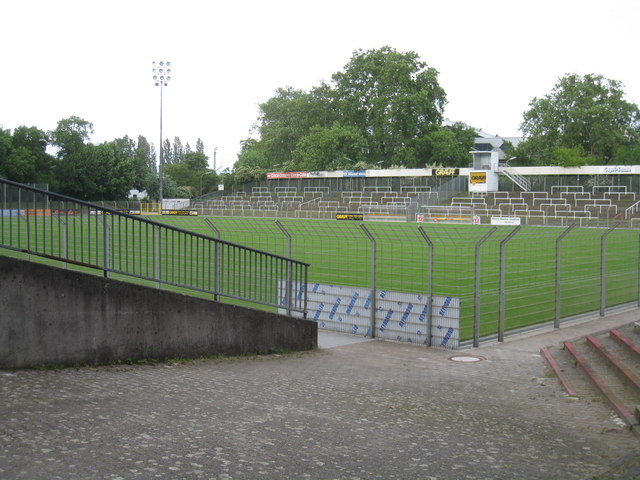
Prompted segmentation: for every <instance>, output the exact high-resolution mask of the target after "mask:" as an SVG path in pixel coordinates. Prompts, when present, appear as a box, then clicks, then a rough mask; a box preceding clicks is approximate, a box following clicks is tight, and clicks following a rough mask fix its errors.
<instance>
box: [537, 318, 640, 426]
mask: <svg viewBox="0 0 640 480" xmlns="http://www.w3.org/2000/svg"><path fill="white" fill-rule="evenodd" d="M636 323H637V322H636ZM541 353H542V355H543V356H544V358H545V359H546V360H547V363H548V364H549V367H550V368H551V370H552V371H553V372H554V374H555V375H556V376H557V377H558V379H559V380H560V382H561V384H562V385H563V388H564V389H565V391H566V392H567V395H569V396H570V397H574V398H576V399H580V400H583V401H585V402H589V403H593V402H597V401H598V399H599V400H600V401H602V400H604V402H605V403H606V405H608V406H610V408H612V409H613V411H614V412H615V415H617V417H618V418H619V419H620V421H621V422H624V425H626V428H630V429H632V430H633V431H634V433H636V434H640V327H638V326H636V324H635V323H632V324H629V325H626V326H624V327H622V328H618V329H615V330H610V331H604V332H600V333H598V334H595V335H589V336H587V337H582V338H578V339H572V340H570V341H565V342H563V343H562V345H560V346H551V347H545V348H543V349H542V350H541Z"/></svg>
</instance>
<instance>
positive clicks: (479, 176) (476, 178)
mask: <svg viewBox="0 0 640 480" xmlns="http://www.w3.org/2000/svg"><path fill="white" fill-rule="evenodd" d="M469 181H470V182H471V185H477V184H481V183H487V172H471V173H470V174H469Z"/></svg>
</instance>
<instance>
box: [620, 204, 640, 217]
mask: <svg viewBox="0 0 640 480" xmlns="http://www.w3.org/2000/svg"><path fill="white" fill-rule="evenodd" d="M639 210H640V201H637V202H636V203H634V204H633V205H631V206H630V207H629V208H627V209H626V210H625V211H624V218H630V217H631V215H633V214H634V213H637V212H638V211H639Z"/></svg>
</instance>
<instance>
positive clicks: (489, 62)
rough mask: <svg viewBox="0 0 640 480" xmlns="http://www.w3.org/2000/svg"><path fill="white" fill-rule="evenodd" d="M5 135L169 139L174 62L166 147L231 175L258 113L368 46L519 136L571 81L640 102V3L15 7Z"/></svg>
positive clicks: (6, 69) (2, 67) (473, 114)
mask: <svg viewBox="0 0 640 480" xmlns="http://www.w3.org/2000/svg"><path fill="white" fill-rule="evenodd" d="M1 10H2V27H1V28H0V45H1V46H2V48H1V53H0V126H2V127H3V128H4V129H11V130H13V129H14V128H16V127H18V126H21V125H26V126H35V127H38V128H40V129H43V130H51V129H53V128H55V126H56V124H57V122H58V121H59V120H61V119H63V118H67V117H69V116H71V115H77V116H79V117H81V118H83V119H85V120H87V121H89V122H91V123H93V124H94V129H95V134H94V135H93V136H92V138H91V141H92V142H93V143H101V142H103V141H110V140H113V139H115V138H119V137H123V136H124V135H129V137H131V138H133V139H134V140H137V137H138V135H144V136H145V137H146V138H147V140H148V141H149V142H151V143H153V144H155V145H156V147H157V144H158V140H159V136H160V132H159V110H160V92H159V88H158V87H155V86H154V83H153V80H152V72H151V69H152V65H151V62H152V61H153V60H170V61H171V62H172V70H173V71H172V80H171V82H170V84H169V86H168V87H166V88H165V90H164V125H163V137H164V138H170V139H171V140H172V141H173V138H174V137H175V136H179V137H180V139H181V141H182V143H183V144H186V143H187V142H188V143H189V144H190V145H191V147H192V149H194V150H195V144H196V140H197V139H198V138H201V139H202V141H203V142H204V145H205V154H207V155H208V156H209V157H210V161H209V163H210V166H211V167H213V149H214V147H217V148H218V151H217V165H216V166H217V167H219V168H220V167H222V168H225V167H231V166H232V165H233V163H234V162H235V161H236V159H237V153H238V151H239V147H240V141H241V140H243V139H245V138H247V137H248V136H249V135H250V132H249V130H250V128H251V126H252V124H253V123H254V122H255V121H256V119H257V116H258V107H257V106H258V104H259V103H262V102H265V101H266V100H268V99H269V98H270V97H272V96H273V95H274V93H275V91H276V89H277V88H279V87H286V86H292V87H294V88H296V89H302V90H309V89H310V88H312V87H314V86H317V85H319V84H320V82H321V81H323V80H324V81H326V82H329V81H330V77H331V75H332V74H333V73H335V72H337V71H340V70H342V69H343V67H344V66H345V64H346V63H347V62H348V61H349V59H350V58H351V55H352V53H353V52H354V51H355V50H357V49H363V50H370V49H377V48H380V47H382V46H384V45H389V46H391V47H393V48H395V49H396V50H398V51H401V52H406V51H410V50H411V51H415V52H416V53H417V54H418V55H419V56H420V58H421V60H423V61H425V62H426V63H427V64H428V65H429V66H431V67H434V68H435V69H436V70H438V71H439V72H440V74H439V83H440V85H441V86H442V87H443V88H444V89H445V91H446V93H447V98H448V102H449V103H448V105H447V107H446V109H445V116H446V117H448V118H450V119H452V120H456V121H462V122H464V123H467V124H469V125H472V126H474V127H476V128H481V129H482V130H484V131H486V132H487V133H492V134H493V133H495V134H499V135H502V136H516V135H518V134H519V132H518V128H519V125H520V123H521V121H522V114H523V112H524V111H525V110H526V109H527V108H528V104H529V102H530V101H531V99H532V98H533V97H535V96H538V97H540V96H543V95H545V94H547V93H548V92H549V91H550V90H551V89H552V88H553V86H554V85H555V83H556V81H557V80H558V78H559V77H561V76H563V75H565V74H566V73H578V74H580V75H583V74H586V73H598V74H602V75H604V76H605V77H607V78H611V79H615V80H620V81H621V82H623V84H624V85H625V92H626V94H627V96H626V99H627V100H628V101H630V102H633V103H636V104H640V61H639V57H638V48H639V47H640V29H639V28H638V19H640V1H638V0H608V1H606V2H605V1H594V0H537V1H535V2H534V1H530V2H522V1H520V2H518V1H513V0H509V1H507V0H487V1H484V2H483V1H471V0H448V1H447V0H440V1H437V2H435V1H429V0H421V1H417V0H415V1H410V0H395V1H385V2H382V1H379V0H366V1H361V0H355V1H351V0H340V1H337V0H324V1H322V2H313V3H311V2H305V1H303V0H295V1H294V0H272V1H265V0H235V1H225V2H218V1H214V0H209V1H205V0H202V1H198V0H180V1H175V0H174V1H167V0H154V1H150V0H126V1H124V0H110V1H108V2H107V1H94V0H58V1H51V0H21V1H7V2H4V4H3V6H2V9H1Z"/></svg>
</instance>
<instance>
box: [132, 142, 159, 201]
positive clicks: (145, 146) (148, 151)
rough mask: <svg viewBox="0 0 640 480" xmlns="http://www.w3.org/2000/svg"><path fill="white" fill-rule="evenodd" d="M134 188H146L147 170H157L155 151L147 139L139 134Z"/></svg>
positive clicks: (134, 158) (134, 163) (135, 158)
mask: <svg viewBox="0 0 640 480" xmlns="http://www.w3.org/2000/svg"><path fill="white" fill-rule="evenodd" d="M133 171H134V181H133V188H137V189H144V188H145V180H146V177H147V172H150V171H151V172H155V171H156V159H155V152H154V151H153V149H152V147H151V144H149V142H148V141H147V139H146V138H145V137H144V136H142V135H138V143H137V145H136V146H135V151H134V154H133Z"/></svg>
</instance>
